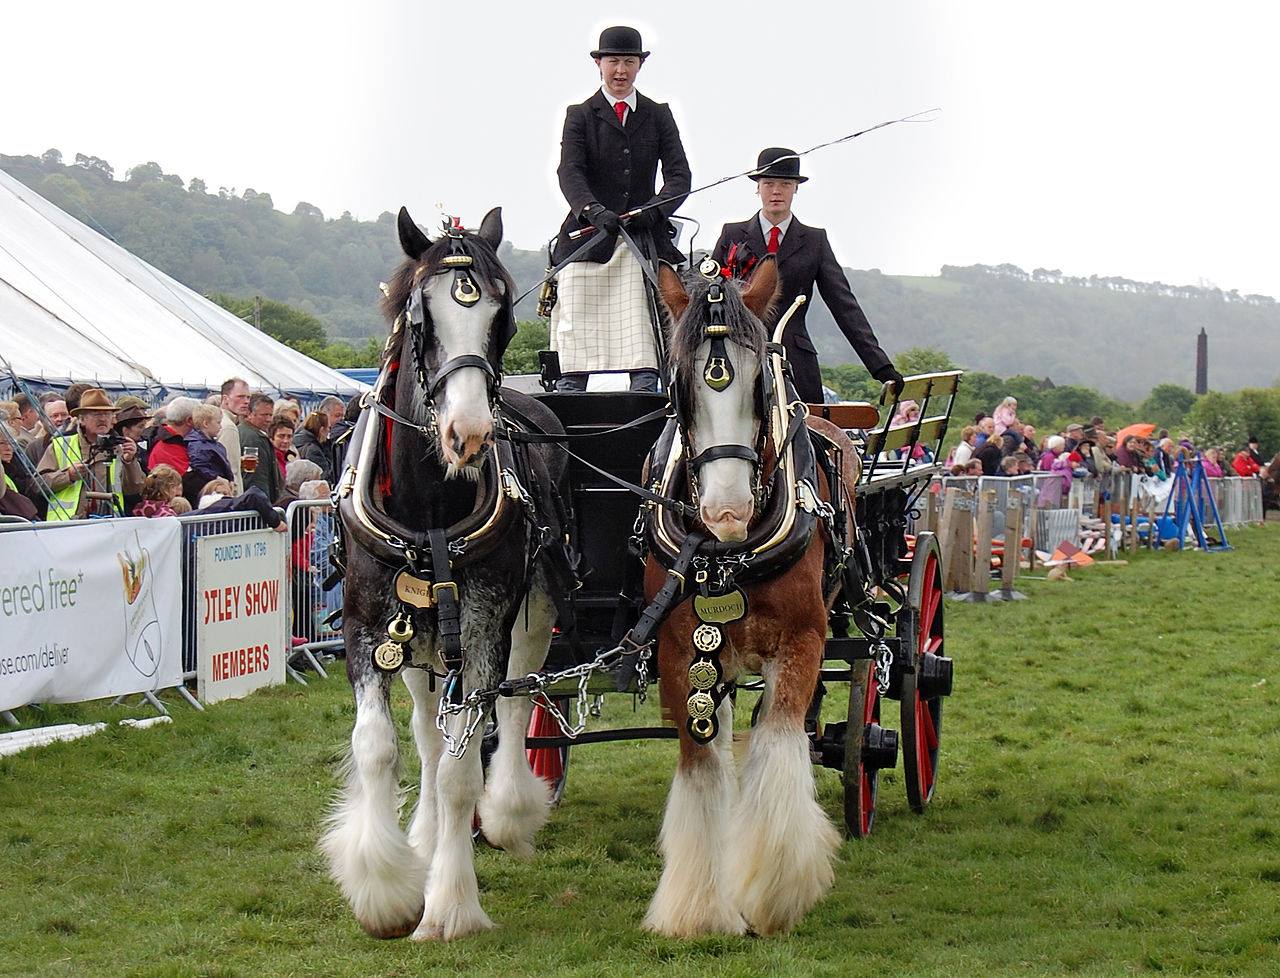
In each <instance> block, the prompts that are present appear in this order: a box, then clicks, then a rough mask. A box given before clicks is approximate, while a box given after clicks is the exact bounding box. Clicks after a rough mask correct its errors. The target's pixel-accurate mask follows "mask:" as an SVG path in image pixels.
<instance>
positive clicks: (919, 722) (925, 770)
mask: <svg viewBox="0 0 1280 978" xmlns="http://www.w3.org/2000/svg"><path fill="white" fill-rule="evenodd" d="M921 714H924V716H928V714H929V711H928V710H927V709H926V708H925V705H924V700H922V699H920V698H919V697H917V698H916V766H917V767H918V768H919V776H920V800H921V801H924V800H925V799H927V798H928V797H929V788H930V786H931V785H932V784H933V761H932V759H931V758H930V757H929V746H928V743H927V737H926V736H925V731H924V725H925V724H926V723H928V724H929V726H930V727H932V726H933V723H932V718H930V719H929V720H925V719H924V716H921Z"/></svg>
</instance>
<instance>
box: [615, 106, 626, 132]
mask: <svg viewBox="0 0 1280 978" xmlns="http://www.w3.org/2000/svg"><path fill="white" fill-rule="evenodd" d="M613 111H614V112H616V113H618V125H620V126H621V125H624V124H625V122H624V120H623V116H625V115H626V114H627V103H626V102H614V103H613Z"/></svg>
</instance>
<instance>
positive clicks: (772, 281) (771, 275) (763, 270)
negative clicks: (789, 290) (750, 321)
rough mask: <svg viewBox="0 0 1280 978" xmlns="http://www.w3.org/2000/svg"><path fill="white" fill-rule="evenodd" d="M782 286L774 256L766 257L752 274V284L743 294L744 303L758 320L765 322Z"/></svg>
mask: <svg viewBox="0 0 1280 978" xmlns="http://www.w3.org/2000/svg"><path fill="white" fill-rule="evenodd" d="M781 286H782V281H781V280H780V279H779V278H778V262H777V260H776V259H775V258H774V257H773V256H772V255H766V256H765V257H764V259H763V260H762V261H760V262H759V263H758V264H757V265H756V267H755V271H753V272H752V273H751V284H750V285H748V286H747V289H746V291H745V292H743V293H742V301H743V302H744V303H745V304H746V307H747V308H748V309H750V310H751V312H752V313H753V314H754V315H755V317H756V318H757V319H760V320H763V319H764V318H765V317H766V315H767V314H768V312H769V307H770V306H772V305H773V303H774V302H775V301H776V300H777V298H778V292H779V291H780V289H781Z"/></svg>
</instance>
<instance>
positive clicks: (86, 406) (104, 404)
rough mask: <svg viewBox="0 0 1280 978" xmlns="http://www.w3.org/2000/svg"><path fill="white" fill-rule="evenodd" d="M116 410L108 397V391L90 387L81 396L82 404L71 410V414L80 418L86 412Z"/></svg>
mask: <svg viewBox="0 0 1280 978" xmlns="http://www.w3.org/2000/svg"><path fill="white" fill-rule="evenodd" d="M115 409H116V406H115V405H114V404H112V403H111V398H109V397H108V396H107V392H106V391H104V390H103V389H102V388H101V387H90V388H89V389H88V390H87V391H85V392H84V393H83V394H81V395H80V403H79V404H77V405H76V406H75V407H73V408H72V409H71V413H72V414H73V415H75V416H76V417H79V416H80V415H82V414H84V413H85V412H86V411H114V410H115Z"/></svg>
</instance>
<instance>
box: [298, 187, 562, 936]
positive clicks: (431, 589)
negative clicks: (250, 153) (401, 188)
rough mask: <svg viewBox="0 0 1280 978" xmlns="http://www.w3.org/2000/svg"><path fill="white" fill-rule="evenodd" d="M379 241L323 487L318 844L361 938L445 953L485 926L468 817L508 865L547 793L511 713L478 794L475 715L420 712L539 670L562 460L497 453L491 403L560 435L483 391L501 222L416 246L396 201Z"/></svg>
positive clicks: (501, 721)
mask: <svg viewBox="0 0 1280 978" xmlns="http://www.w3.org/2000/svg"><path fill="white" fill-rule="evenodd" d="M398 230H399V237H400V243H401V247H402V248H403V251H404V253H405V256H406V257H405V260H404V262H403V263H402V264H401V265H400V267H399V268H398V270H397V271H396V273H395V275H394V276H393V278H392V280H391V283H390V285H389V287H388V288H387V289H386V298H385V300H384V302H383V311H384V313H385V314H386V316H387V317H388V319H389V320H391V321H392V322H393V328H392V333H391V337H390V339H389V340H388V343H387V349H386V352H385V353H384V357H383V369H382V372H381V374H380V376H379V381H378V385H377V387H376V389H375V392H374V396H373V397H372V398H369V397H368V396H366V401H365V409H364V411H363V412H362V414H361V417H360V420H359V423H358V424H357V426H356V428H355V431H354V432H353V437H352V439H351V445H350V447H349V449H348V455H347V468H346V470H345V472H344V473H343V476H342V477H341V479H340V481H339V484H338V487H337V491H336V493H335V495H336V496H337V497H338V508H339V513H340V515H341V518H342V519H341V525H342V529H343V539H344V543H345V550H346V568H345V573H346V589H345V594H346V598H345V607H344V609H343V620H344V627H343V635H344V640H345V645H346V654H347V675H348V677H349V679H350V681H351V685H352V689H353V691H354V694H355V704H356V715H355V724H354V728H353V730H352V733H351V754H350V763H349V767H348V769H347V771H346V781H345V786H344V787H343V788H342V790H341V793H340V796H339V798H338V800H337V803H336V805H335V807H334V809H333V811H332V814H331V816H330V818H329V820H328V826H327V831H326V832H325V833H324V836H323V839H322V841H321V849H322V851H323V852H324V854H325V855H326V856H327V859H328V864H329V870H330V873H331V874H332V876H333V878H334V879H335V880H336V881H337V883H338V884H339V886H340V888H341V890H342V893H343V895H344V896H345V898H346V899H347V901H348V902H349V903H350V905H351V908H352V910H353V911H354V913H355V916H356V918H357V920H358V921H359V923H360V925H361V926H362V927H363V928H364V929H365V930H366V931H368V932H369V933H370V934H372V935H374V936H376V937H383V938H390V937H401V936H405V935H407V934H412V937H413V938H414V939H419V940H428V939H430V940H446V941H447V940H452V939H454V938H458V937H462V936H464V935H467V934H470V933H474V932H476V931H480V930H484V929H486V928H489V927H491V926H492V923H491V921H490V919H489V917H488V916H487V915H486V914H485V912H484V910H483V909H482V908H481V906H480V900H479V887H478V884H477V880H476V874H475V867H474V862H473V856H472V821H473V817H474V815H475V813H477V811H478V813H479V815H480V817H481V819H482V824H483V830H484V834H485V836H486V838H487V839H488V840H489V841H490V842H491V843H493V844H494V845H497V846H499V847H501V848H503V849H507V850H509V851H511V852H514V853H516V854H519V855H527V854H529V853H530V852H531V851H532V844H533V837H534V834H535V833H536V832H537V830H538V829H539V828H540V827H541V826H542V825H543V823H544V822H545V821H546V819H547V816H548V808H549V795H548V788H547V785H546V783H545V782H543V781H542V780H541V779H539V778H537V777H536V776H535V775H534V774H533V773H532V772H531V771H530V769H529V765H528V762H527V760H526V755H525V751H524V737H525V732H526V730H527V727H528V721H529V714H530V710H531V702H530V700H528V699H527V698H525V697H513V698H504V699H502V700H500V701H499V702H498V703H497V707H496V711H497V720H498V726H499V734H500V742H499V745H498V748H497V752H496V753H495V754H494V756H493V757H492V759H491V762H490V766H489V775H488V783H487V784H485V783H484V781H485V778H484V775H483V773H482V765H481V757H480V743H479V741H480V737H479V736H476V737H475V738H474V739H470V738H469V736H468V733H469V732H475V730H476V726H477V721H478V723H479V726H480V730H481V731H482V730H483V722H484V716H483V714H474V713H472V714H468V713H467V712H465V711H461V710H460V711H458V712H439V710H440V700H441V697H442V695H444V696H446V698H447V702H448V703H451V704H457V703H458V702H459V701H460V700H462V699H463V697H464V696H465V692H466V691H467V690H482V689H491V688H493V687H495V686H496V685H497V684H498V682H499V681H501V680H502V679H503V678H504V677H507V678H512V677H516V676H524V675H526V674H528V673H529V672H532V671H534V670H536V669H539V668H541V666H542V664H543V661H544V659H545V657H546V653H547V648H548V645H549V643H550V638H551V630H552V626H553V625H554V624H555V620H556V612H555V607H554V602H553V595H554V594H555V593H557V592H563V591H564V590H565V589H566V584H565V582H564V581H561V580H553V578H554V576H555V569H554V568H553V566H552V563H551V562H549V561H547V560H544V559H542V558H541V557H535V551H537V552H538V553H540V554H543V555H544V556H545V552H546V550H547V549H548V548H547V547H546V546H545V544H546V542H547V540H548V537H549V536H555V537H557V538H558V534H559V531H558V528H557V526H556V521H555V518H554V514H553V509H554V507H553V505H552V503H553V502H554V500H553V499H550V498H549V496H550V494H551V493H552V491H553V489H554V487H555V486H557V485H558V484H559V482H560V480H561V479H562V477H563V471H564V465H563V461H561V460H560V459H558V458H553V457H552V455H553V453H552V451H551V449H550V448H549V447H548V446H545V445H543V446H528V447H527V448H524V447H520V446H516V447H512V446H511V445H510V443H509V442H507V441H503V440H501V439H497V438H495V430H496V429H498V428H500V427H501V426H502V425H503V424H504V422H503V419H502V415H501V405H502V403H505V402H510V403H512V405H513V406H514V407H516V408H517V409H518V410H519V412H520V413H521V414H522V415H524V416H525V417H526V418H531V419H533V420H534V421H536V422H537V424H538V425H539V426H541V427H542V428H543V430H544V431H547V432H552V433H563V429H562V428H561V427H560V426H559V423H558V422H557V421H556V419H555V417H554V416H553V415H552V414H551V413H550V412H549V411H547V410H546V409H545V408H543V407H542V406H541V405H540V404H538V403H537V402H536V401H533V400H532V399H531V398H528V397H525V396H523V395H520V394H517V393H515V392H513V391H507V390H505V389H503V390H500V388H499V378H500V376H501V363H502V353H503V351H504V349H505V348H506V345H507V343H508V342H509V341H510V339H511V337H512V335H513V334H514V332H515V319H514V315H513V309H512V299H513V291H514V285H513V283H512V280H511V277H510V276H509V275H508V273H507V272H506V270H505V269H504V268H503V267H502V264H501V263H500V262H499V260H498V257H497V248H498V245H499V243H500V242H501V240H502V216H501V210H500V209H499V208H495V209H493V210H492V211H490V212H489V213H488V214H487V215H486V216H485V218H484V220H483V222H482V223H481V225H480V228H479V230H478V231H476V232H471V231H465V230H463V229H461V228H460V227H457V226H454V227H446V229H445V233H444V234H443V235H441V236H440V237H438V238H436V239H435V240H429V239H428V237H427V236H426V235H425V234H424V233H423V232H422V231H421V230H420V229H419V228H418V226H417V225H416V224H415V223H414V222H413V220H412V218H411V217H410V216H409V213H408V211H407V210H405V209H403V208H402V209H401V210H400V214H399V219H398ZM451 650H452V652H451ZM397 675H400V676H401V677H402V678H403V680H404V683H405V685H406V686H407V687H408V689H409V692H410V694H411V696H412V698H413V718H412V728H413V735H414V740H415V742H416V745H417V751H418V756H419V760H420V766H421V771H420V775H421V790H420V795H419V798H418V802H417V805H416V807H415V808H414V811H413V816H412V819H411V821H410V823H409V827H408V834H407V835H406V833H405V832H404V831H402V829H401V826H400V820H399V812H400V807H401V802H402V795H401V791H400V784H399V778H398V768H399V759H400V753H399V747H398V745H397V739H396V730H395V724H394V721H393V719H392V715H391V710H390V704H389V698H390V692H391V686H392V682H393V681H394V679H395V677H396V676H397ZM468 728H469V730H468ZM460 745H465V749H459V747H460ZM446 748H448V749H446ZM455 753H456V754H458V755H459V756H454V754H455Z"/></svg>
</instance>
